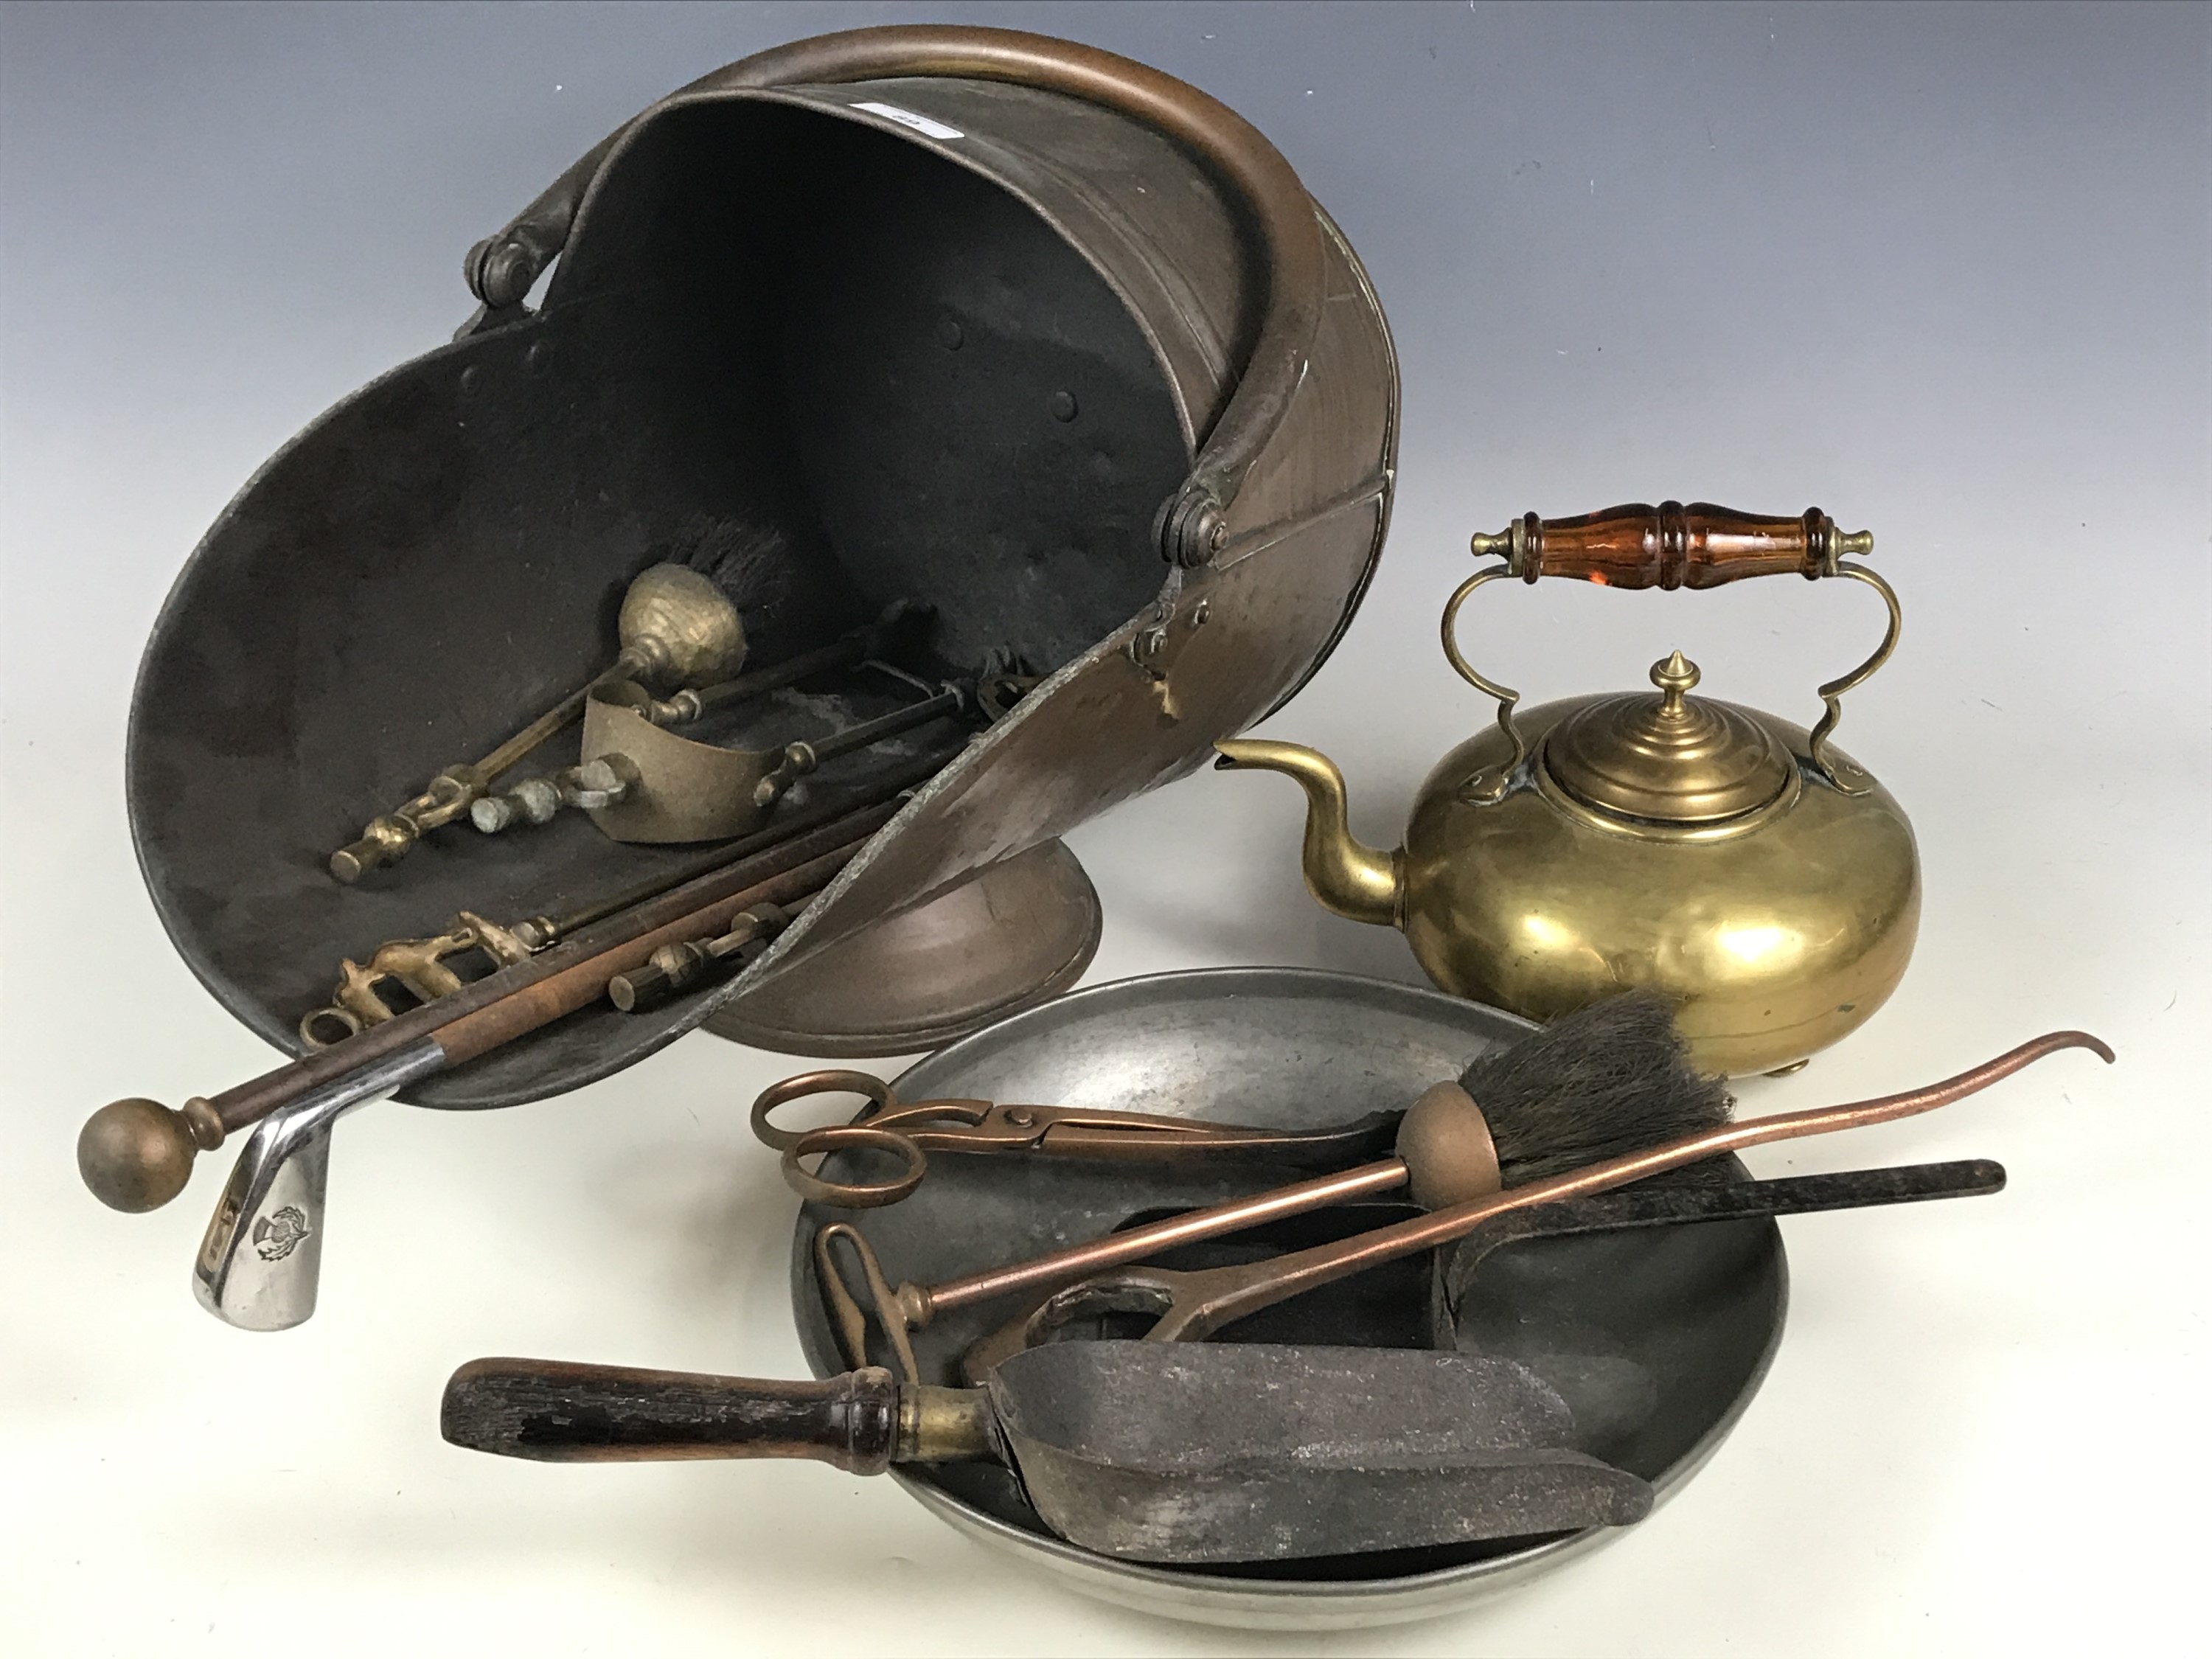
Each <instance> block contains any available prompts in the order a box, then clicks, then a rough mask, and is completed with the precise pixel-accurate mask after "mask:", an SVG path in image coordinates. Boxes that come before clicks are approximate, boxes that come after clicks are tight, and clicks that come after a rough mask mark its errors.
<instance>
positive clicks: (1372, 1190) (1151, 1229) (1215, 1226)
mask: <svg viewBox="0 0 2212 1659" xmlns="http://www.w3.org/2000/svg"><path fill="white" fill-rule="evenodd" d="M1405 1184H1406V1165H1405V1163H1404V1161H1403V1160H1402V1159H1400V1158H1383V1159H1382V1160H1381V1161H1380V1162H1378V1163H1374V1164H1361V1165H1360V1166H1359V1167H1358V1168H1357V1169H1353V1170H1342V1171H1340V1173H1338V1174H1335V1175H1328V1176H1316V1178H1315V1179H1313V1180H1311V1181H1301V1182H1296V1183H1295V1184H1293V1185H1291V1186H1287V1187H1277V1188H1273V1190H1271V1191H1268V1192H1264V1193H1261V1194H1258V1195H1257V1196H1255V1197H1252V1198H1240V1199H1237V1200H1233V1201H1232V1202H1230V1203H1227V1204H1216V1205H1213V1206H1210V1207H1208V1208H1206V1209H1203V1210H1192V1211H1190V1212H1188V1213H1186V1214H1183V1215H1179V1216H1170V1218H1168V1219H1166V1220H1164V1221H1155V1222H1153V1223H1152V1224H1151V1225H1148V1226H1143V1227H1132V1228H1130V1229H1129V1230H1128V1231H1127V1232H1120V1233H1109V1234H1108V1235H1107V1236H1106V1237H1103V1238H1097V1239H1093V1240H1091V1242H1090V1243H1087V1244H1071V1245H1069V1246H1068V1247H1067V1248H1066V1249H1061V1250H1054V1251H1053V1252H1052V1253H1051V1254H1050V1255H1040V1256H1036V1257H1033V1258H1031V1259H1030V1261H1018V1262H1016V1263H1015V1264H1014V1265H1013V1266H1012V1267H987V1268H986V1269H984V1271H982V1272H981V1273H969V1274H967V1275H966V1276H965V1277H963V1278H960V1279H946V1280H945V1282H944V1283H943V1284H942V1285H926V1286H916V1287H915V1289H914V1292H913V1294H914V1297H915V1300H916V1302H917V1303H918V1304H919V1305H918V1306H917V1307H915V1310H914V1311H915V1312H916V1313H918V1314H920V1315H921V1319H920V1320H919V1321H918V1323H921V1324H927V1322H929V1320H930V1319H932V1318H934V1317H935V1316H937V1315H939V1314H941V1313H950V1312H951V1310H954V1309H955V1308H965V1307H969V1306H972V1305H973V1304H975V1303H978V1302H988V1301H990V1300H991V1299H992V1298H993V1297H1000V1296H1012V1294H1013V1293H1014V1292H1016V1291H1035V1290H1042V1289H1043V1288H1044V1287H1045V1286H1046V1285H1065V1284H1066V1283H1067V1282H1068V1281H1069V1280H1070V1279H1083V1278H1086V1277H1088V1276H1089V1275H1090V1274H1091V1273H1098V1272H1101V1271H1103V1269H1105V1268H1108V1267H1122V1266H1124V1265H1126V1264H1127V1263H1128V1262H1132V1261H1144V1260H1145V1259H1146V1257H1147V1256H1154V1255H1159V1254H1160V1253H1161V1252H1163V1251H1164V1250H1169V1249H1173V1248H1174V1247H1175V1246H1176V1245H1178V1244H1195V1243H1199V1242H1200V1240H1202V1239H1208V1238H1218V1237H1221V1236H1222V1235H1223V1234H1224V1233H1234V1232H1241V1231H1243V1230H1244V1229H1245V1228H1247V1227H1256V1226H1258V1225H1261V1223H1262V1222H1266V1221H1275V1220H1279V1219H1280V1218H1282V1217H1285V1216H1292V1215H1303V1214H1304V1213H1305V1212H1307V1211H1308V1210H1318V1209H1321V1208H1323V1207H1324V1206H1328V1205H1331V1204H1342V1203H1346V1202H1348V1201H1349V1200H1352V1199H1355V1198H1367V1197H1370V1196H1372V1195H1373V1194H1377V1193H1387V1192H1390V1191H1393V1190H1395V1188H1400V1187H1402V1186H1404V1185H1405ZM903 1288H904V1287H902V1289H903Z"/></svg>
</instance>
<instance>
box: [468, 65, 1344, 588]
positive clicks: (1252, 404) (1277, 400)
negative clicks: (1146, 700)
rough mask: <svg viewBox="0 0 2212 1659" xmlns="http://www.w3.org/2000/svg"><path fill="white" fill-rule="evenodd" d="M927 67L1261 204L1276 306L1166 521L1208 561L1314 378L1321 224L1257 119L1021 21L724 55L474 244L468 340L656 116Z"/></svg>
mask: <svg viewBox="0 0 2212 1659" xmlns="http://www.w3.org/2000/svg"><path fill="white" fill-rule="evenodd" d="M905 76H957V77H961V78H963V79H971V80H979V81H1001V82H1011V83H1012V84H1014V85H1017V86H1027V87H1036V88H1042V89H1043V90H1045V91H1048V92H1056V93H1059V94H1062V95H1064V96H1066V97H1071V98H1078V99H1081V100H1084V101H1085V102H1087V103H1092V104H1097V105H1101V106H1104V107H1105V108H1107V109H1110V110H1115V111H1117V112H1120V113H1121V114H1124V115H1127V116H1129V117H1131V118H1133V119H1136V120H1139V121H1142V122H1144V123H1146V125H1151V126H1152V127H1155V128H1157V129H1158V130H1159V131H1162V132H1164V133H1165V134H1167V135H1168V136H1169V137H1171V138H1173V139H1174V140H1175V141H1176V143H1179V144H1181V145H1182V146H1183V147H1184V148H1185V149H1188V150H1189V151H1190V152H1191V153H1192V154H1193V155H1196V156H1197V157H1198V158H1199V159H1200V161H1203V162H1204V163H1205V164H1206V167H1207V168H1208V169H1209V170H1210V171H1211V172H1212V173H1213V174H1214V175H1215V177H1216V178H1218V179H1220V180H1221V182H1222V183H1223V184H1224V185H1226V186H1227V187H1228V189H1229V190H1230V191H1231V192H1232V193H1233V194H1234V195H1235V196H1236V197H1237V198H1239V201H1240V203H1241V204H1242V205H1243V207H1244V208H1245V209H1246V210H1248V211H1249V213H1250V214H1251V216H1252V223H1253V226H1254V228H1255V230H1256V231H1257V233H1258V235H1257V238H1256V240H1257V241H1258V243H1259V250H1258V255H1259V257H1258V259H1257V263H1258V264H1259V265H1260V266H1261V273H1262V274H1263V275H1264V277H1265V283H1264V292H1265V293H1266V295H1267V311H1266V313H1265V315H1264V316H1263V317H1262V319H1261V325H1260V331H1259V333H1258V336H1257V337H1255V339H1254V341H1253V343H1252V348H1251V351H1250V353H1249V356H1247V358H1246V360H1245V362H1244V363H1243V366H1242V371H1241V373H1239V374H1238V375H1237V381H1236V390H1235V392H1232V393H1231V397H1230V399H1229V404H1228V407H1227V408H1225V410H1222V412H1221V415H1220V417H1219V418H1218V420H1216V421H1215V422H1214V423H1213V428H1212V431H1211V432H1210V433H1208V434H1207V435H1206V441H1205V443H1204V445H1203V447H1201V449H1200V453H1199V455H1198V457H1197V459H1195V460H1194V462H1193V464H1192V466H1191V470H1190V473H1189V475H1188V477H1186V478H1185V479H1184V481H1183V483H1182V484H1181V485H1180V486H1178V487H1177V489H1176V491H1175V493H1174V494H1173V495H1170V497H1169V498H1168V500H1167V502H1166V504H1165V505H1164V507H1162V508H1161V511H1160V515H1159V519H1158V524H1157V529H1158V534H1159V539H1160V551H1161V553H1162V556H1164V557H1165V558H1166V559H1167V560H1168V561H1169V562H1171V563H1173V564H1175V565H1176V566H1177V567H1179V568H1194V567H1196V566H1199V565H1203V564H1206V562H1209V561H1210V560H1211V559H1212V557H1213V556H1214V555H1215V554H1216V553H1218V552H1219V551H1220V550H1221V549H1222V548H1223V547H1224V546H1225V544H1227V541H1228V536H1229V529H1228V524H1227V520H1226V514H1227V513H1228V510H1229V508H1230V507H1231V505H1232V504H1233V503H1234V502H1235V501H1236V499H1237V493H1238V491H1239V490H1240V489H1242V488H1243V483H1244V476H1245V474H1246V473H1247V472H1248V471H1250V469H1251V466H1252V464H1253V462H1254V461H1255V460H1256V459H1259V457H1260V455H1261V453H1262V452H1263V451H1264V450H1265V449H1266V448H1267V444H1268V442H1269V441H1270V440H1271V439H1272V438H1273V436H1274V434H1275V430H1276V428H1278V427H1279V426H1280V425H1281V424H1282V422H1283V417H1284V416H1285V415H1286V414H1287V413H1288V412H1289V410H1290V406H1291V401H1292V399H1293V398H1294V397H1295V396H1296V394H1297V389H1298V386H1299V383H1300V382H1301V381H1302V380H1304V376H1305V370H1306V356H1307V353H1308V352H1309V351H1310V349H1311V348H1312V345H1313V339H1314V334H1315V331H1316V329H1317V328H1318V327H1319V325H1320V322H1321V313H1322V304H1323V301H1324V300H1325V298H1326V281H1325V276H1326V265H1325V263H1324V255H1323V250H1322V234H1321V226H1320V222H1319V220H1318V218H1317V216H1316V212H1315V209H1314V204H1313V200H1312V197H1310V196H1309V195H1307V193H1306V190H1305V186H1304V185H1303V184H1301V183H1300V182H1299V181H1298V176H1297V173H1295V172H1294V171H1292V169H1291V164H1290V163H1289V162H1288V161H1285V160H1284V159H1283V156H1282V155H1281V153H1280V152H1279V151H1278V150H1277V149H1275V147H1274V146H1273V145H1272V144H1270V143H1268V142H1267V139H1266V138H1265V137H1262V136H1261V133H1260V132H1259V131H1258V130H1257V129H1256V128H1255V127H1254V126H1253V125H1251V124H1250V123H1249V122H1248V121H1246V120H1245V119H1244V118H1243V116H1241V115H1239V114H1237V112H1235V111H1234V110H1232V109H1231V108H1229V107H1228V106H1226V105H1224V104H1221V103H1218V102H1217V101H1216V100H1213V99H1212V98H1210V97H1208V96H1206V94H1204V93H1202V92H1200V91H1199V90H1197V89H1196V88H1193V87H1189V86H1186V85H1185V84H1184V83H1183V82H1180V81H1177V80H1176V79H1175V78H1174V77H1173V76H1168V75H1164V74H1162V73H1161V72H1160V71H1159V70H1155V69H1151V68H1148V67H1147V66H1146V65H1145V64H1139V63H1134V62H1133V61H1131V60H1130V59H1128V58H1121V57H1117V56H1115V54H1114V53H1112V52H1101V51H1099V50H1097V48H1096V47H1091V46H1077V45H1074V44H1073V43H1072V42H1069V41H1066V40H1054V39H1052V38H1050V37H1049V36H1046V35H1041V34H1026V33H1019V32H1018V31H1015V30H1012V29H994V28H975V27H966V26H951V25H940V24H898V25H892V26H889V27H878V28H865V29H852V30H848V31H846V32H844V33H837V34H823V35H817V36H815V37H813V38H812V39H811V40H794V41H793V42H791V43H790V44H789V45H787V46H777V47H774V48H772V49H771V50H769V51H767V52H758V53H756V54H755V55H754V56H752V57H750V58H743V59H740V60H739V61H738V62H737V63H734V64H726V65H725V66H724V67H723V68H721V69H718V70H714V71H712V72H711V73H709V74H707V75H704V76H701V77H700V78H699V79H698V80H696V81H694V82H691V83H690V85H688V86H686V87H684V88H680V89H679V90H678V91H676V92H674V93H671V94H669V95H668V97H666V98H665V99H663V100H661V101H660V102H659V103H658V104H656V105H654V106H653V108H652V109H649V110H647V111H646V112H644V113H643V114H641V115H639V116H636V117H634V118H632V119H631V120H629V122H626V123H625V124H624V125H622V126H621V127H618V128H617V129H616V130H615V131H613V132H612V133H611V134H610V135H608V136H607V137H605V138H603V139H601V140H600V141H599V143H598V144H596V145H594V146H593V147H592V149H589V150H587V151H586V152H585V154H584V155H583V156H582V157H581V158H580V160H578V161H576V162H575V163H574V165H573V166H571V167H569V168H568V171H567V172H566V173H562V175H561V176H560V177H559V178H558V179H555V180H554V181H553V183H552V184H551V185H549V186H548V187H547V188H546V189H545V191H544V193H542V194H541V195H540V196H539V197H538V199H537V200H536V201H534V202H532V204H530V205H529V206H528V207H526V208H525V209H524V210H522V211H521V212H520V214H518V215H516V216H515V217H514V218H513V219H511V220H509V221H508V222H507V224H506V225H505V226H504V227H503V228H501V229H500V230H499V231H497V232H495V234H492V235H490V236H488V237H486V238H485V239H484V240H483V241H481V242H478V243H477V245H476V246H474V247H472V248H471V249H470V250H469V252H468V255H467V257H466V258H465V259H464V260H463V261H462V271H463V274H464V276H465V277H466V279H467V282H468V285H469V289H470V291H471V293H472V294H474V295H476V297H477V299H478V300H480V301H483V309H482V310H481V311H480V312H479V313H477V316H475V317H473V318H471V319H470V320H469V322H467V323H466V324H465V325H463V326H462V329H461V333H462V335H464V336H466V335H469V334H472V333H477V332H480V331H483V330H484V329H488V328H496V327H499V326H501V325H504V324H506V323H509V322H516V321H520V320H522V319H524V318H526V316H527V315H528V314H529V313H526V311H525V310H524V309H523V301H524V300H525V299H526V298H527V296H528V295H529V293H530V289H531V287H532V284H533V283H536V281H537V280H538V276H540V275H542V274H543V273H544V270H545V269H546V267H547V266H549V265H550V264H552V263H553V261H554V260H555V259H556V258H558V257H559V255H560V253H561V252H562V249H563V248H564V247H565V246H567V245H568V234H569V232H570V231H571V230H572V229H573V228H574V225H575V222H576V220H577V218H578V217H579V216H580V214H581V212H582V211H583V210H584V208H585V205H586V201H587V199H588V197H589V196H590V193H591V191H592V185H593V184H594V182H595V181H596V180H597V179H599V176H600V174H601V172H602V170H603V169H604V168H605V165H606V163H607V162H608V161H610V160H611V159H612V158H613V156H614V155H615V154H616V153H617V151H618V150H619V149H622V148H623V145H624V143H625V142H626V141H627V140H629V138H630V137H632V136H633V135H634V134H635V132H636V131H637V130H638V128H639V127H640V126H641V125H642V123H643V122H644V121H645V120H646V119H647V118H648V117H650V116H652V115H653V114H654V113H655V112H658V111H659V110H661V109H664V108H666V107H667V106H670V105H672V104H679V103H683V102H684V101H686V100H694V99H704V98H708V97H711V96H713V95H714V94H718V93H726V92H736V91H744V90H751V89H755V88H771V87H786V86H835V85H841V84H846V83H849V82H856V81H875V80H886V79H895V78H900V77H905Z"/></svg>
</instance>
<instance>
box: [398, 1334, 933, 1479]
mask: <svg viewBox="0 0 2212 1659" xmlns="http://www.w3.org/2000/svg"><path fill="white" fill-rule="evenodd" d="M438 1427H439V1430H440V1431H441V1433H443V1434H444V1436H445V1437H446V1438H447V1439H448V1440H450V1441H451V1442H453V1444H455V1445H456V1446H465V1447H466V1448H468V1449H470V1450H471V1451H484V1452H495V1453H497V1454H498V1455H501V1456H502V1457H529V1458H535V1459H537V1460H538V1461H539V1462H548V1463H591V1462H645V1461H647V1460H651V1459H658V1458H677V1457H811V1458H815V1459H817V1460H819V1461H820V1462H824V1463H834V1464H836V1466H837V1467H838V1468H841V1469H845V1470H848V1471H849V1472H850V1473H852V1474H882V1473H883V1472H884V1470H885V1469H887V1468H890V1462H891V1451H892V1447H893V1444H894V1443H895V1441H896V1437H897V1430H898V1384H897V1383H896V1382H895V1381H894V1380H893V1379H892V1376H891V1374H890V1372H889V1371H887V1370H883V1369H881V1368H880V1367H878V1366H869V1367H867V1368H866V1369H865V1370H857V1371H847V1372H846V1373H845V1374H844V1375H843V1376H833V1377H830V1378H829V1380H828V1381H826V1382H822V1383H775V1382H757V1381H755V1380H754V1379H752V1378H750V1377H744V1376H702V1375H700V1374H699V1373H697V1372H694V1371H648V1370H630V1369H629V1368H627V1367H624V1366H620V1365H573V1364H562V1362H560V1361H557V1360H550V1359H474V1360H471V1361H470V1362H469V1363H468V1364H465V1365H464V1366H462V1367H461V1368H460V1370H457V1371H455V1372H454V1373H453V1376H452V1377H451V1379H449V1380H448V1381H447V1383H446V1397H445V1400H444V1402H443V1404H442V1405H441V1408H440V1411H439V1414H438Z"/></svg>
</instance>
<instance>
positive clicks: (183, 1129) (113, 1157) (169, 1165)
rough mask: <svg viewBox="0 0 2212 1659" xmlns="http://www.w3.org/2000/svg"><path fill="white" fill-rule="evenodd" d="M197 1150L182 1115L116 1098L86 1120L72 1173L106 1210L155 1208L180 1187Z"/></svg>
mask: <svg viewBox="0 0 2212 1659" xmlns="http://www.w3.org/2000/svg"><path fill="white" fill-rule="evenodd" d="M198 1151H199V1143H198V1141H197V1138H196V1137H195V1136H194V1135H193V1133H192V1131H191V1125H190V1124H189V1123H188V1122H187V1121H185V1115H184V1114H183V1113H181V1112H173V1111H171V1110H170V1109H168V1108H167V1107H166V1106H164V1105H162V1104H161V1103H160V1102H159V1101H153V1100H136V1099H134V1100H118V1101H114V1102H112V1103H109V1104H107V1105H106V1106H103V1107H101V1108H100V1109H99V1110H98V1111H96V1112H94V1114H93V1115H92V1116H91V1117H90V1118H88V1119H87V1120H86V1122H85V1126H84V1129H83V1131H82V1133H80V1134H79V1135H78V1136H77V1139H76V1167H77V1173H78V1174H79V1175H81V1176H83V1177H84V1184H85V1185H86V1186H87V1187H88V1188H91V1189H92V1195H93V1196H94V1198H96V1199H98V1200H100V1202H101V1203H103V1204H105V1205H106V1206H107V1207H108V1208H110V1209H111V1210H125V1211H140V1210H158V1209H160V1208H161V1206H162V1205H164V1204H167V1202H168V1201H169V1200H171V1199H173V1198H174V1197H175V1196H176V1195H177V1194H179V1193H180V1192H182V1191H183V1190H184V1188H185V1182H186V1181H187V1180H188V1179H190V1178H191V1172H192V1157H193V1155H194V1154H195V1153H196V1152H198Z"/></svg>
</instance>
